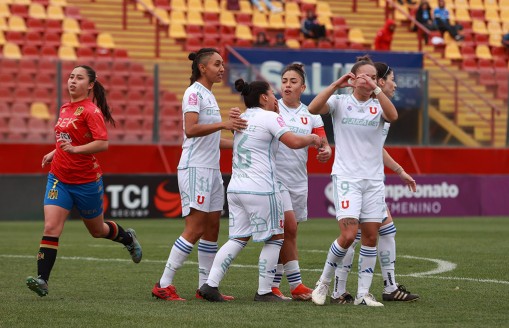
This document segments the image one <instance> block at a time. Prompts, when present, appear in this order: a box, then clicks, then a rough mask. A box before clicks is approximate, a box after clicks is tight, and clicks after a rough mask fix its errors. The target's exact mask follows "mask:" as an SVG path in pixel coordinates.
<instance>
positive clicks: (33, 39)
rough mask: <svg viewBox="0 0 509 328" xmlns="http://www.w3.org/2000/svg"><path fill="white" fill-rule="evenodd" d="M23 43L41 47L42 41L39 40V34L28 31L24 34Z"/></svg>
mask: <svg viewBox="0 0 509 328" xmlns="http://www.w3.org/2000/svg"><path fill="white" fill-rule="evenodd" d="M24 43H25V44H27V45H31V46H35V47H40V46H42V44H43V40H42V38H41V33H39V32H37V31H32V30H30V29H29V30H28V32H27V33H26V34H25V40H24Z"/></svg>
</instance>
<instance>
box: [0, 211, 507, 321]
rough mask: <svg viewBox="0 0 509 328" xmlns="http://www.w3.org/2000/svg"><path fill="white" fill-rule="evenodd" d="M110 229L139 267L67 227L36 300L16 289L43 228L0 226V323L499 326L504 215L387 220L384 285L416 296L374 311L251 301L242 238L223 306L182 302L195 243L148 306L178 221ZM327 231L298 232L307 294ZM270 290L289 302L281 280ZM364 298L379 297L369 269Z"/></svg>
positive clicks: (189, 285) (323, 223)
mask: <svg viewBox="0 0 509 328" xmlns="http://www.w3.org/2000/svg"><path fill="white" fill-rule="evenodd" d="M118 222H119V223H121V224H122V225H123V226H124V227H125V228H127V227H133V228H134V229H136V232H137V235H138V238H139V240H140V242H141V244H142V246H143V260H142V262H141V263H140V264H134V263H132V262H131V260H130V258H129V255H128V252H127V251H126V250H125V249H123V248H122V246H121V245H120V244H116V243H113V242H111V241H108V240H104V239H94V238H92V237H91V236H90V235H89V234H88V232H87V231H86V228H85V227H84V225H83V224H82V223H81V222H79V221H69V222H67V223H66V227H65V229H64V233H63V235H62V237H61V238H60V246H59V251H58V258H57V262H56V264H55V267H54V269H53V272H52V275H51V279H50V284H49V295H48V296H46V297H43V298H40V297H38V296H37V295H36V294H35V293H33V292H31V291H30V290H28V288H27V287H26V286H25V279H26V277H27V276H29V275H35V274H36V260H35V257H36V253H37V250H38V246H39V242H40V238H41V236H42V228H43V223H42V222H41V221H32V222H26V221H25V222H20V221H18V222H16V221H0V273H1V275H0V327H43V326H44V327H341V326H342V327H352V326H354V325H355V326H357V325H362V326H363V327H405V328H407V327H480V326H483V327H508V326H509V274H508V268H509V267H508V263H509V262H508V259H507V254H509V242H508V236H509V218H488V217H484V218H433V219H395V224H396V227H397V235H396V241H397V253H398V257H397V263H396V280H397V281H398V282H399V283H401V284H404V285H405V286H406V287H407V289H409V290H410V291H412V292H414V293H418V294H420V296H421V299H420V300H419V301H417V302H413V303H399V302H392V303H390V302H386V303H385V307H383V308H367V307H359V306H353V305H330V304H328V303H326V305H325V306H321V307H319V306H316V305H314V304H312V303H311V302H290V303H285V304H279V303H278V304H273V303H272V304H259V303H256V302H253V296H254V294H255V292H256V288H257V283H258V275H257V266H256V264H257V259H258V255H259V253H260V249H261V245H260V244H255V243H252V242H250V243H249V244H248V246H247V247H246V248H245V249H244V251H243V252H242V253H241V254H240V256H239V257H238V258H237V259H236V260H235V262H234V265H233V266H232V267H231V268H230V271H229V272H228V274H227V275H226V278H225V279H224V280H223V282H222V284H221V286H220V290H221V291H222V292H223V293H225V294H229V295H234V296H235V297H236V300H235V301H232V302H228V303H218V304H217V303H208V302H206V301H202V300H196V299H195V298H194V294H195V291H196V288H197V284H198V268H197V263H196V262H197V249H196V248H197V247H195V249H194V250H193V253H192V254H191V256H190V257H189V259H188V262H187V263H186V264H184V266H183V267H182V268H181V269H180V270H179V272H178V273H177V276H176V279H175V281H174V284H175V285H176V286H177V290H178V292H179V294H180V296H181V297H184V298H186V299H187V301H186V302H165V301H161V300H156V299H154V298H152V297H151V288H152V286H153V285H154V283H155V282H156V281H157V280H158V279H159V277H160V275H161V273H162V271H163V268H164V263H165V262H166V259H167V257H168V254H169V251H170V248H171V246H172V244H173V242H174V241H175V239H176V238H177V237H178V236H179V235H180V233H181V232H182V229H183V220H173V219H172V220H169V219H168V220H119V221H118ZM221 224H222V227H221V236H220V240H219V243H220V245H222V244H223V243H224V242H225V240H226V238H227V231H228V223H227V221H226V220H222V222H221ZM338 233H339V231H338V226H337V222H336V221H335V220H332V219H312V220H310V221H308V222H306V223H303V224H301V225H300V226H299V239H298V245H299V252H300V265H301V268H302V277H303V280H304V283H305V284H307V285H308V286H311V287H312V286H314V284H315V282H316V280H317V279H318V278H319V275H320V272H321V269H322V268H323V264H324V261H325V257H326V251H327V250H328V248H329V246H330V244H331V242H332V241H333V239H334V238H336V237H337V234H338ZM357 251H358V250H357ZM356 257H357V256H356ZM354 267H356V263H354ZM354 271H356V270H354ZM281 286H282V288H281V289H282V291H283V292H284V293H286V294H289V290H288V283H287V282H286V280H285V278H283V283H282V285H281ZM356 286H357V275H356V273H352V274H350V276H349V282H348V289H349V291H350V292H351V293H352V294H355V291H356ZM371 292H372V293H373V294H374V295H375V297H377V299H378V300H381V293H382V279H381V276H380V269H379V267H378V264H377V267H376V269H375V277H374V279H373V284H372V287H371Z"/></svg>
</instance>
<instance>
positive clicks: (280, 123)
mask: <svg viewBox="0 0 509 328" xmlns="http://www.w3.org/2000/svg"><path fill="white" fill-rule="evenodd" d="M277 123H278V124H279V126H280V127H283V126H286V124H285V120H284V119H283V117H282V116H281V115H279V116H278V117H277Z"/></svg>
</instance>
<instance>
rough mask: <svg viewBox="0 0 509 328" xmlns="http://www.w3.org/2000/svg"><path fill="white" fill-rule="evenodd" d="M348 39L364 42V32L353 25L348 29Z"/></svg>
mask: <svg viewBox="0 0 509 328" xmlns="http://www.w3.org/2000/svg"><path fill="white" fill-rule="evenodd" d="M348 41H350V42H354V43H361V44H365V43H366V39H365V38H364V33H362V30H361V29H360V28H355V27H354V28H351V29H350V31H348Z"/></svg>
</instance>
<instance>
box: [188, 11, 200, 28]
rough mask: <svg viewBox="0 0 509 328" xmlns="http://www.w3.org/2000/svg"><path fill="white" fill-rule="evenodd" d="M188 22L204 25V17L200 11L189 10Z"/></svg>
mask: <svg viewBox="0 0 509 328" xmlns="http://www.w3.org/2000/svg"><path fill="white" fill-rule="evenodd" d="M187 24H189V25H200V26H203V25H204V24H203V18H202V17H201V12H199V11H189V12H188V13H187Z"/></svg>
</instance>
